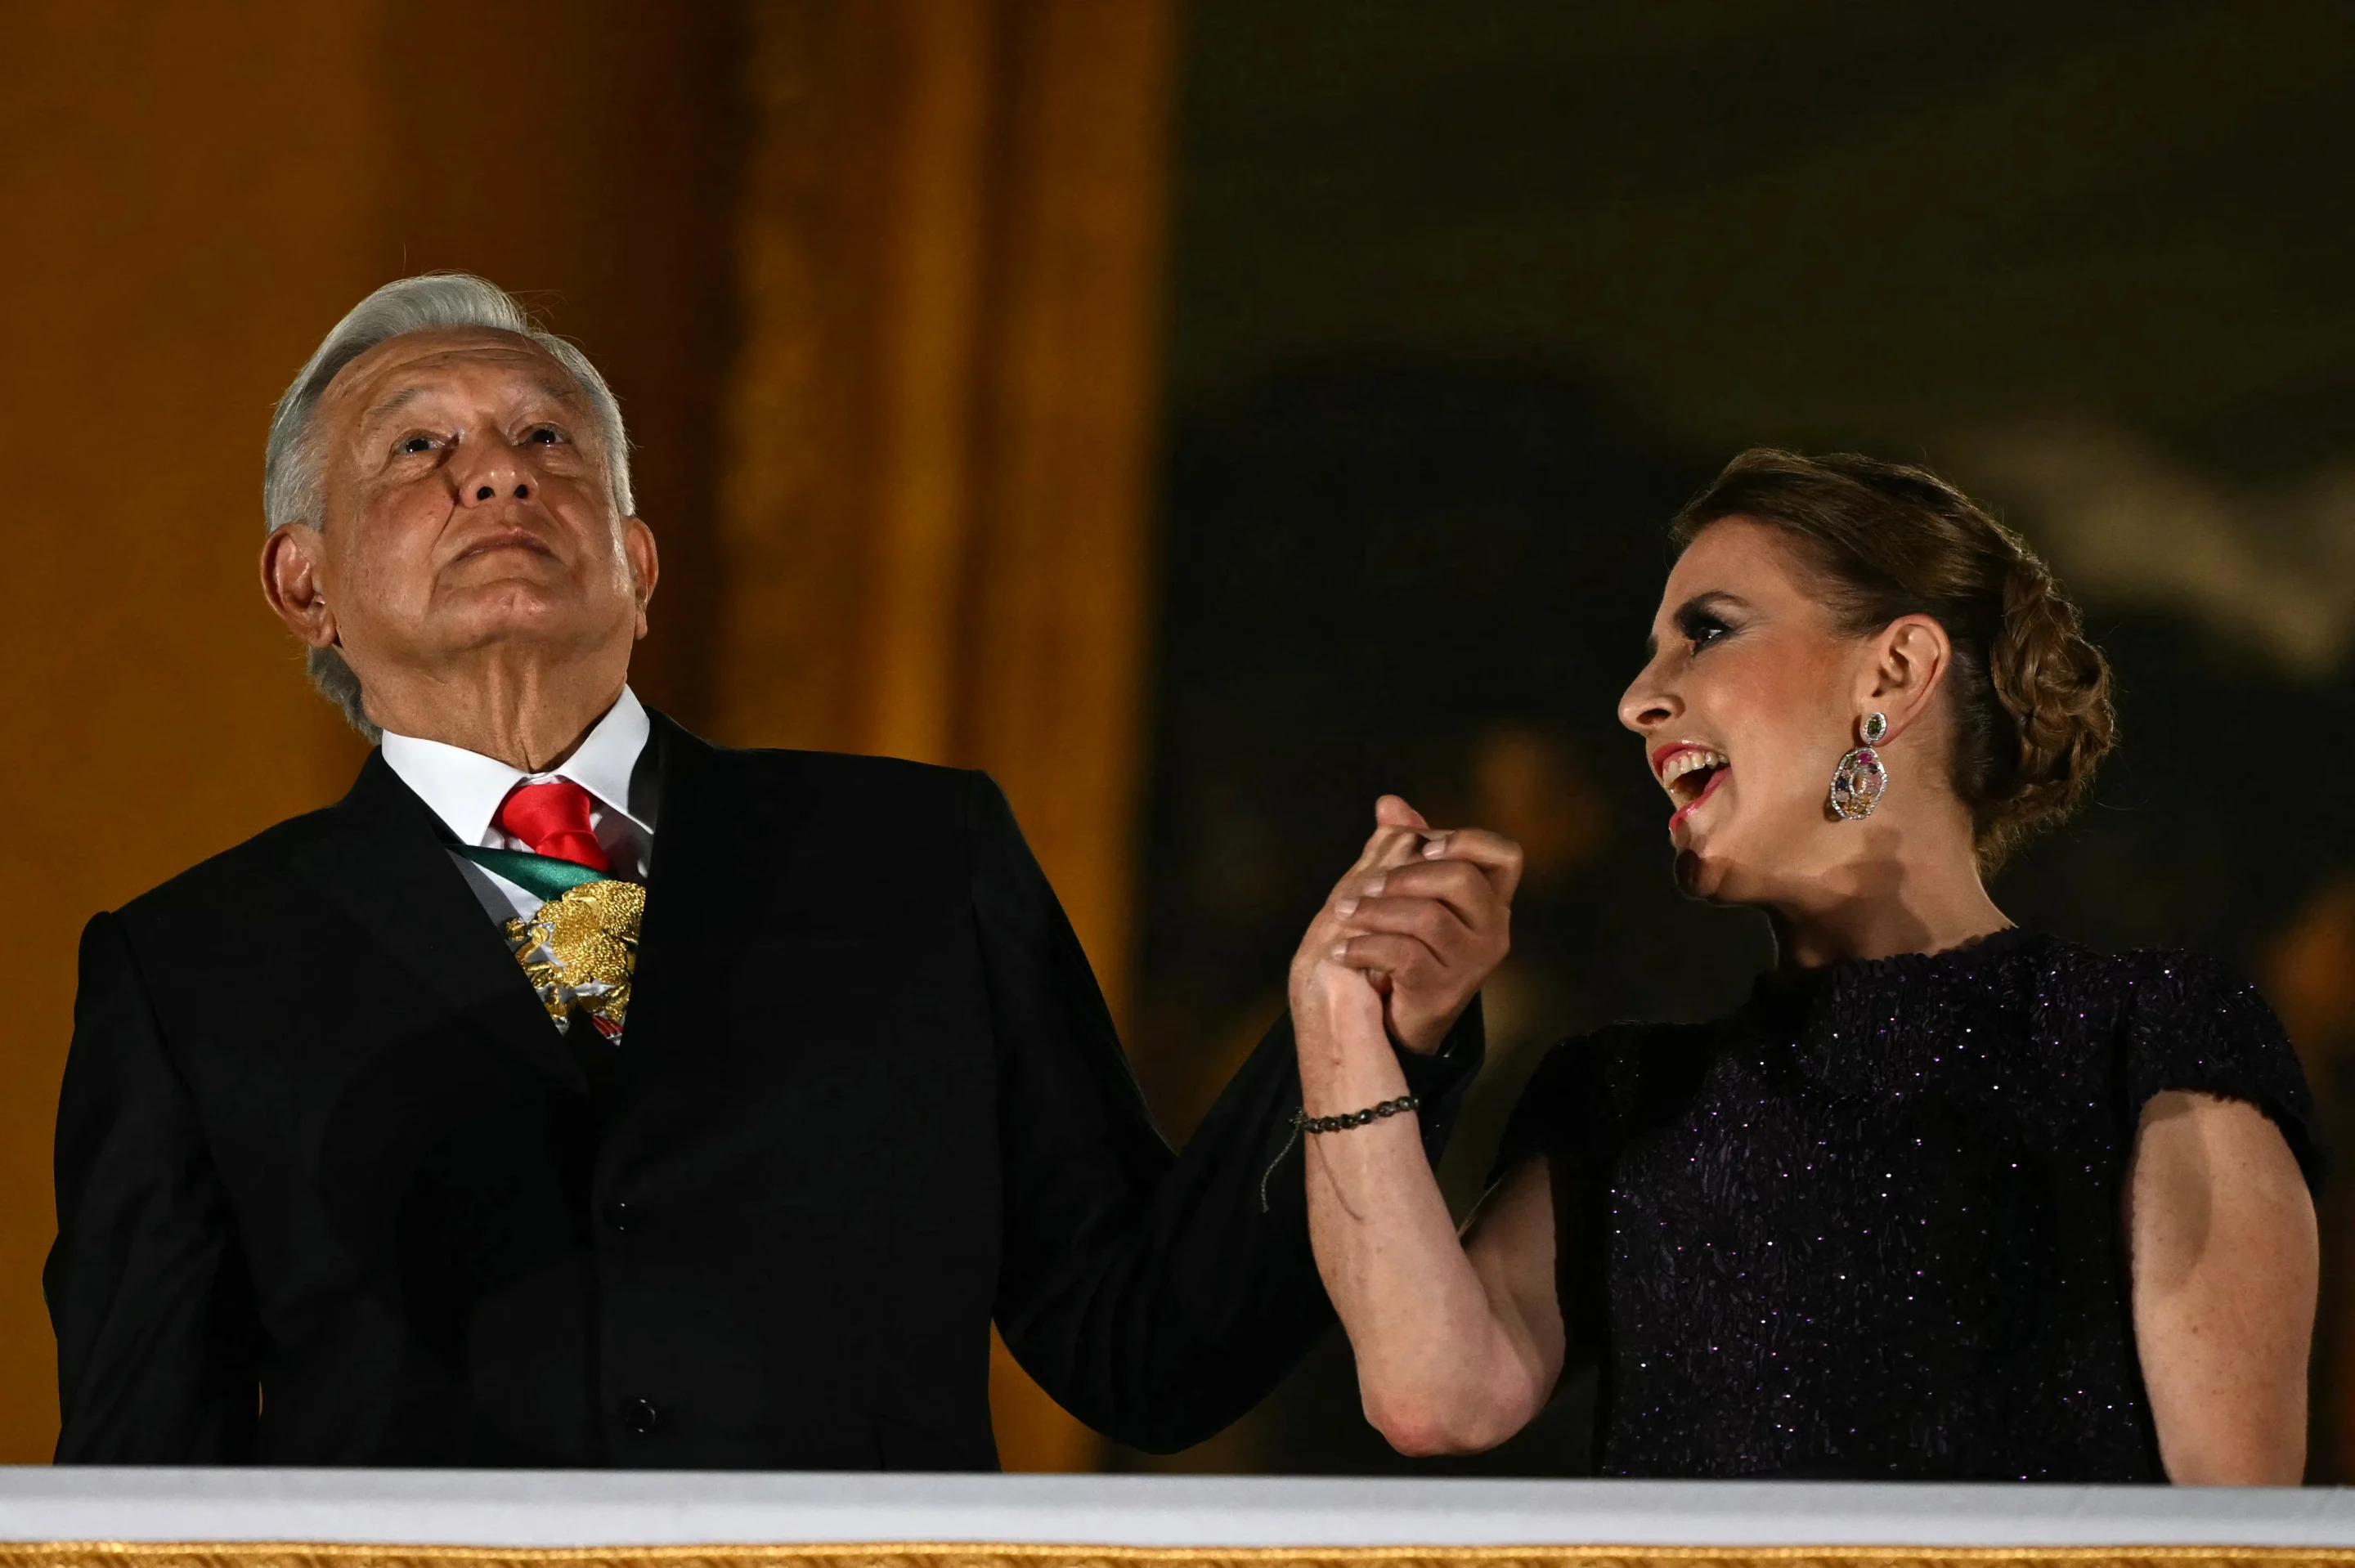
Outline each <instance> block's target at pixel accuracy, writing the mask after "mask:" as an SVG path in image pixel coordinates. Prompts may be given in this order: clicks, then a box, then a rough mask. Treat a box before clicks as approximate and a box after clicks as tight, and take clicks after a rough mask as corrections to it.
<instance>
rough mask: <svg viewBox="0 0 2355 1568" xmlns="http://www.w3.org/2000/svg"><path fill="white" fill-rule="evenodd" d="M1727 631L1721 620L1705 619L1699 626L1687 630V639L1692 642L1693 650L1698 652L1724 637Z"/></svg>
mask: <svg viewBox="0 0 2355 1568" xmlns="http://www.w3.org/2000/svg"><path fill="white" fill-rule="evenodd" d="M1725 631H1726V629H1725V627H1724V625H1723V624H1722V623H1721V622H1718V621H1713V620H1712V621H1704V622H1702V623H1701V624H1700V625H1698V626H1694V627H1691V628H1689V630H1687V631H1686V632H1685V641H1687V642H1689V643H1691V644H1692V650H1693V652H1696V653H1698V652H1700V651H1701V650H1702V649H1704V648H1706V647H1708V646H1709V645H1710V643H1712V642H1714V641H1717V640H1718V639H1719V638H1721V637H1723V636H1724V635H1725Z"/></svg>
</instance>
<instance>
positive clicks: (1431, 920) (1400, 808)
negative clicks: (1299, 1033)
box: [1292, 795, 1521, 1054]
mask: <svg viewBox="0 0 2355 1568" xmlns="http://www.w3.org/2000/svg"><path fill="white" fill-rule="evenodd" d="M1374 824H1375V825H1374V832H1373V836H1372V837H1370V838H1369V839H1368V840H1367V841H1366V847H1365V850H1364V852H1363V853H1360V854H1359V857H1358V863H1356V864H1355V865H1353V866H1351V867H1350V868H1349V870H1348V873H1347V874H1344V875H1343V876H1342V878H1341V880H1340V881H1338V882H1337V883H1335V884H1334V885H1333V891H1332V893H1331V895H1329V896H1328V897H1327V899H1326V901H1325V906H1324V908H1322V909H1321V910H1319V911H1318V912H1317V916H1316V919H1315V920H1314V921H1312V922H1310V924H1309V927H1308V934H1307V935H1306V937H1305V938H1302V941H1301V944H1300V950H1299V951H1298V953H1296V954H1295V956H1294V958H1293V963H1292V972H1293V980H1294V991H1295V996H1294V1002H1295V1009H1296V1008H1297V1006H1298V1004H1299V1001H1300V997H1299V995H1298V989H1299V985H1300V983H1301V981H1302V980H1303V979H1304V977H1305V975H1306V974H1307V973H1308V972H1309V969H1311V968H1312V967H1313V966H1314V964H1316V963H1317V962H1319V961H1324V960H1327V959H1330V960H1332V961H1335V962H1338V963H1341V964H1344V965H1346V966H1348V968H1351V969H1361V970H1363V971H1365V972H1366V973H1367V974H1368V975H1369V977H1371V979H1372V981H1373V986H1374V990H1375V992H1376V994H1377V995H1378V996H1379V997H1380V999H1381V1001H1382V1006H1383V1023H1384V1026H1385V1028H1386V1030H1387V1031H1388V1033H1389V1035H1390V1037H1391V1039H1393V1040H1395V1041H1397V1042H1398V1043H1399V1044H1401V1045H1403V1046H1405V1047H1406V1048H1407V1049H1409V1050H1411V1051H1419V1052H1423V1053H1424V1054H1429V1053H1431V1052H1433V1051H1436V1050H1437V1049H1439V1046H1440V1044H1441V1043H1442V1042H1443V1041H1444V1040H1445V1039H1446V1038H1447V1032H1448V1031H1449V1030H1451V1029H1453V1028H1454V1027H1455V1021H1456V1020H1457V1019H1458V1018H1461V1017H1462V1016H1463V1015H1464V1010H1465V1008H1466V1007H1469V1006H1470V1005H1471V1004H1472V999H1473V998H1474V997H1475V996H1476V995H1478V994H1479V992H1480V988H1481V987H1482V986H1483V985H1486V984H1487V980H1488V977H1489V976H1490V975H1492V974H1494V973H1495V972H1496V969H1497V965H1498V964H1501V963H1502V962H1504V960H1505V955H1506V954H1507V953H1508V952H1509V951H1510V950H1511V948H1512V913H1513V894H1514V891H1515V890H1516V889H1517V888H1518V886H1519V885H1520V880H1521V849H1520V846H1519V845H1518V844H1517V843H1515V842H1512V841H1511V840H1510V839H1508V838H1504V837H1502V836H1500V835H1498V834H1496V833H1491V832H1483V831H1482V830H1480V829H1477V828H1464V829H1458V830H1455V831H1453V832H1439V831H1435V830H1433V828H1432V827H1431V826H1430V824H1429V823H1427V822H1425V821H1423V815H1422V813H1421V812H1419V811H1417V810H1415V809H1414V808H1413V807H1412V806H1410V805H1408V804H1407V803H1406V802H1405V801H1404V800H1401V799H1400V798H1399V797H1397V796H1396V795H1385V796H1383V797H1382V798H1381V799H1380V800H1379V801H1377V802H1375V805H1374Z"/></svg>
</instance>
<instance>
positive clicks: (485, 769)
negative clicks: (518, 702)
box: [383, 686, 654, 845]
mask: <svg viewBox="0 0 2355 1568" xmlns="http://www.w3.org/2000/svg"><path fill="white" fill-rule="evenodd" d="M653 728H654V726H653V724H652V722H651V721H650V720H649V719H648V718H647V717H646V710H645V706H644V705H642V704H640V703H639V701H638V699H637V695H636V694H635V693H634V692H632V691H631V690H630V689H629V688H628V687H627V686H624V687H623V688H622V694H621V696H620V698H619V699H617V700H616V701H615V702H614V704H613V706H612V707H610V708H608V709H606V710H605V716H604V717H603V718H601V719H599V720H598V721H597V723H596V726H594V727H593V728H591V730H590V731H589V734H588V736H586V737H585V738H583V739H582V741H581V744H580V745H579V746H578V747H574V748H573V752H572V755H571V756H570V757H568V758H565V759H564V760H563V761H562V762H560V763H559V764H558V765H557V766H556V767H554V768H550V769H549V770H548V771H547V772H545V773H523V772H519V771H518V770H517V769H516V768H510V767H508V766H507V765H506V763H504V762H501V761H500V760H499V759H498V758H495V757H485V756H484V755H483V754H482V753H480V752H477V751H468V750H466V749H465V748H464V747H456V746H448V745H444V744H443V743H442V742H441V741H438V740H421V739H419V738H418V737H417V736H410V735H395V734H393V733H392V732H391V731H390V730H387V731H385V733H384V741H383V747H384V760H385V765H386V766H387V767H389V768H391V769H392V770H393V772H394V773H396V774H398V775H399V776H400V781H401V782H402V783H404V784H406V785H408V786H409V788H410V789H411V790H413V791H414V792H415V793H416V795H417V798H418V799H419V800H423V801H424V802H425V803H426V804H427V805H428V806H431V807H432V808H433V814H434V815H435V816H437V817H439V818H441V819H442V821H443V822H444V823H445V824H446V825H447V826H448V827H449V829H450V831H451V832H453V833H454V834H456V835H457V838H458V842H460V843H464V844H481V845H487V844H489V843H490V842H492V840H493V838H494V836H495V834H494V830H493V828H492V826H491V819H492V818H493V817H495V816H496V815H497V814H498V810H499V802H500V801H502V800H506V798H507V793H508V791H509V790H511V789H514V788H515V787H516V786H517V785H518V784H521V783H523V782H525V781H526V780H530V781H532V782H535V783H536V782H538V781H540V780H543V779H570V780H572V782H574V783H575V784H578V785H580V786H581V788H582V789H586V790H588V791H589V793H590V794H591V795H594V796H595V797H596V798H597V803H598V804H599V805H601V806H602V807H603V808H604V809H605V810H609V811H612V812H613V813H615V814H616V815H618V816H621V817H623V818H624V819H626V820H627V821H631V822H633V823H635V824H636V826H637V827H638V829H639V830H640V831H641V832H645V833H648V834H651V833H652V832H654V825H653V824H652V823H650V822H643V821H638V819H637V818H635V817H634V816H631V815H630V774H631V771H632V769H634V768H636V767H637V764H638V754H639V753H640V752H642V751H644V750H645V747H646V737H647V736H649V735H650V734H651V733H652V732H653Z"/></svg>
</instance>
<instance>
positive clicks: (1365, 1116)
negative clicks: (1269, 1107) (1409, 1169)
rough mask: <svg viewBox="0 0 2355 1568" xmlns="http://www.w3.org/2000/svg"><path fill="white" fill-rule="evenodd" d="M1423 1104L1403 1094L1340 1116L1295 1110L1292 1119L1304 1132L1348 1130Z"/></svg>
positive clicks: (1344, 1112) (1345, 1112)
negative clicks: (1312, 1114) (1315, 1114)
mask: <svg viewBox="0 0 2355 1568" xmlns="http://www.w3.org/2000/svg"><path fill="white" fill-rule="evenodd" d="M1422 1104H1423V1101H1422V1100H1421V1099H1420V1098H1419V1097H1416V1096H1413V1095H1401V1096H1400V1097H1398V1098H1396V1099H1394V1100H1384V1101H1382V1103H1381V1104H1380V1105H1374V1106H1368V1107H1366V1108H1365V1109H1364V1110H1361V1111H1343V1112H1342V1113H1341V1114H1340V1115H1339V1116H1310V1115H1308V1114H1307V1113H1306V1112H1305V1111H1294V1112H1293V1113H1292V1120H1293V1124H1294V1125H1295V1126H1296V1127H1298V1128H1300V1130H1301V1131H1303V1132H1346V1131H1348V1129H1349V1128H1353V1127H1365V1126H1368V1125H1369V1124H1371V1123H1372V1122H1374V1121H1376V1120H1377V1119H1379V1118H1384V1117H1393V1116H1396V1115H1398V1114H1399V1112H1401V1111H1411V1110H1413V1109H1415V1108H1416V1107H1419V1106H1421V1105H1422Z"/></svg>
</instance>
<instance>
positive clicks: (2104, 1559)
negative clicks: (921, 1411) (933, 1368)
mask: <svg viewBox="0 0 2355 1568" xmlns="http://www.w3.org/2000/svg"><path fill="white" fill-rule="evenodd" d="M557 1563H561V1564H564V1565H565V1568H652V1565H655V1564H660V1565H661V1568H1098V1565H1103V1568H1113V1565H1115V1564H1131V1565H1134V1564H1151V1565H1152V1568H1257V1565H1262V1564H1274V1563H1282V1564H1284V1565H1285V1568H1370V1565H1372V1564H1377V1563H1379V1564H1381V1565H1382V1568H1466V1565H1472V1564H1476V1565H1477V1568H1664V1565H1666V1564H1671V1563H1673V1564H1675V1565H1676V1568H1764V1565H1766V1564H1772V1565H1773V1568H1992V1565H1996V1564H2003V1563H2021V1564H2062V1563H2065V1564H2068V1565H2069V1568H2146V1565H2147V1564H2152V1563H2168V1564H2170V1565H2173V1568H2355V1548H2347V1547H2304V1546H2221V1545H2220V1546H1266V1547H1196V1546H1013V1545H975V1544H964V1545H960V1544H955V1543H951V1542H910V1543H904V1544H901V1543H893V1544H888V1545H885V1544H873V1545H864V1546H830V1545H829V1546H737V1545H711V1546H399V1545H396V1546H363V1545H351V1544H344V1543H332V1542H125V1541H62V1542H0V1568H15V1565H17V1564H27V1565H32V1564H37V1565H38V1568H127V1565H129V1564H136V1565H137V1568H506V1565H510V1564H511V1565H513V1568H536V1565H541V1564H557Z"/></svg>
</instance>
